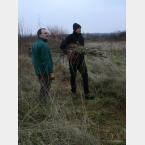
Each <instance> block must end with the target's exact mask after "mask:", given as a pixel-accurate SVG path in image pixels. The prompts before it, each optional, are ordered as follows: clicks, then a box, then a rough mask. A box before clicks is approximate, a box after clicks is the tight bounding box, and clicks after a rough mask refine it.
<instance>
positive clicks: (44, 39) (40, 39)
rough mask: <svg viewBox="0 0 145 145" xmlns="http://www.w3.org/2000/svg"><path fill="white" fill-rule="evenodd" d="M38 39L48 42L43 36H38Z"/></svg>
mask: <svg viewBox="0 0 145 145" xmlns="http://www.w3.org/2000/svg"><path fill="white" fill-rule="evenodd" d="M38 40H41V41H44V42H47V40H46V39H43V38H41V37H38Z"/></svg>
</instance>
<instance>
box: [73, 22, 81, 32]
mask: <svg viewBox="0 0 145 145" xmlns="http://www.w3.org/2000/svg"><path fill="white" fill-rule="evenodd" d="M78 28H81V25H79V24H77V23H74V24H73V30H74V31H76V30H77V29H78Z"/></svg>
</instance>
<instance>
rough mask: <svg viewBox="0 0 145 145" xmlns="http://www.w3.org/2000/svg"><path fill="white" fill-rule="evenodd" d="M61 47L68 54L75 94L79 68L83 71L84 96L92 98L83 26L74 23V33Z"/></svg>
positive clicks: (71, 82) (74, 94)
mask: <svg viewBox="0 0 145 145" xmlns="http://www.w3.org/2000/svg"><path fill="white" fill-rule="evenodd" d="M60 49H61V50H62V51H63V53H64V54H67V55H68V60H69V69H70V74H71V77H70V84H71V92H72V94H73V96H76V74H77V70H79V72H80V73H81V76H82V79H83V88H84V97H85V98H86V99H92V97H91V96H90V95H89V86H88V72H87V66H86V63H85V58H84V54H85V48H84V38H83V36H82V34H81V26H80V25H79V24H77V23H74V24H73V33H72V34H70V35H68V36H67V37H66V39H65V40H64V41H62V43H61V45H60Z"/></svg>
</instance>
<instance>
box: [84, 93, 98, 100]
mask: <svg viewBox="0 0 145 145" xmlns="http://www.w3.org/2000/svg"><path fill="white" fill-rule="evenodd" d="M84 98H85V99H86V100H94V99H95V96H93V95H90V94H85V95H84Z"/></svg>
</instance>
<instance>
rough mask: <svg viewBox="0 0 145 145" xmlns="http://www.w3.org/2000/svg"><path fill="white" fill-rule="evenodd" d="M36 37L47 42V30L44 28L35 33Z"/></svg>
mask: <svg viewBox="0 0 145 145" xmlns="http://www.w3.org/2000/svg"><path fill="white" fill-rule="evenodd" d="M37 36H38V37H39V38H43V39H45V40H47V39H48V30H47V29H46V28H40V29H39V30H38V31H37Z"/></svg>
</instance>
